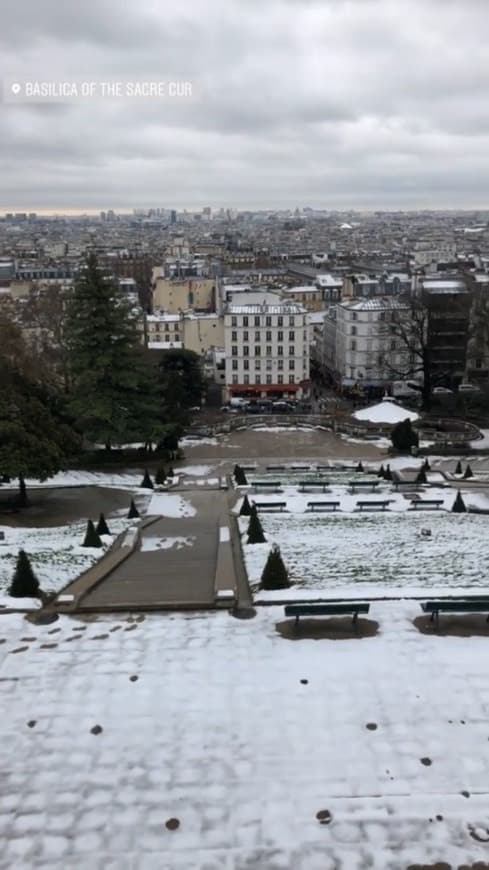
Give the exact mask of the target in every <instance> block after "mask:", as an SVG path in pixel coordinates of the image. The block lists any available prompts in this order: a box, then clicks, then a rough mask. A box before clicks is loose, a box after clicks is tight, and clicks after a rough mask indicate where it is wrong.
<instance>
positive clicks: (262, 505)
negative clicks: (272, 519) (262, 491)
mask: <svg viewBox="0 0 489 870" xmlns="http://www.w3.org/2000/svg"><path fill="white" fill-rule="evenodd" d="M254 505H255V507H256V509H257V511H283V510H286V509H287V502H286V501H255V502H254Z"/></svg>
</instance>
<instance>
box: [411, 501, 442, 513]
mask: <svg viewBox="0 0 489 870" xmlns="http://www.w3.org/2000/svg"><path fill="white" fill-rule="evenodd" d="M442 504H443V499H442V498H413V499H411V508H410V510H412V511H417V510H418V508H421V510H423V508H435V510H438V509H439V508H440V506H441V505H442Z"/></svg>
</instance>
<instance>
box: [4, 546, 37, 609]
mask: <svg viewBox="0 0 489 870" xmlns="http://www.w3.org/2000/svg"><path fill="white" fill-rule="evenodd" d="M39 593H40V588H39V580H38V579H37V577H36V575H35V574H34V571H33V570H32V566H31V563H30V561H29V556H28V555H27V553H26V552H25V550H19V555H18V556H17V564H16V566H15V572H14V576H13V578H12V582H11V584H10V587H9V590H8V594H9V595H11V596H12V598H37V597H38V596H39Z"/></svg>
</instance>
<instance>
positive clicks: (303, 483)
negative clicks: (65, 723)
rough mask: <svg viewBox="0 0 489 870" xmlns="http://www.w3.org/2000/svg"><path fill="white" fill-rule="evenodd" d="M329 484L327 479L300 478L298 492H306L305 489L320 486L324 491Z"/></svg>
mask: <svg viewBox="0 0 489 870" xmlns="http://www.w3.org/2000/svg"><path fill="white" fill-rule="evenodd" d="M328 486H329V480H300V481H299V492H306V490H307V489H314V488H320V489H321V490H322V491H323V492H326V490H327V489H328Z"/></svg>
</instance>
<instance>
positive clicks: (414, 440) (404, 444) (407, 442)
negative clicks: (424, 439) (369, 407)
mask: <svg viewBox="0 0 489 870" xmlns="http://www.w3.org/2000/svg"><path fill="white" fill-rule="evenodd" d="M391 441H392V445H393V447H395V448H396V450H399V451H400V452H403V453H408V452H409V451H410V450H411V447H417V446H418V444H419V438H418V434H417V432H415V431H414V429H413V427H412V424H411V420H410V419H409V417H407V418H406V420H401V422H400V423H397V425H396V426H394V428H393V430H392V432H391Z"/></svg>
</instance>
